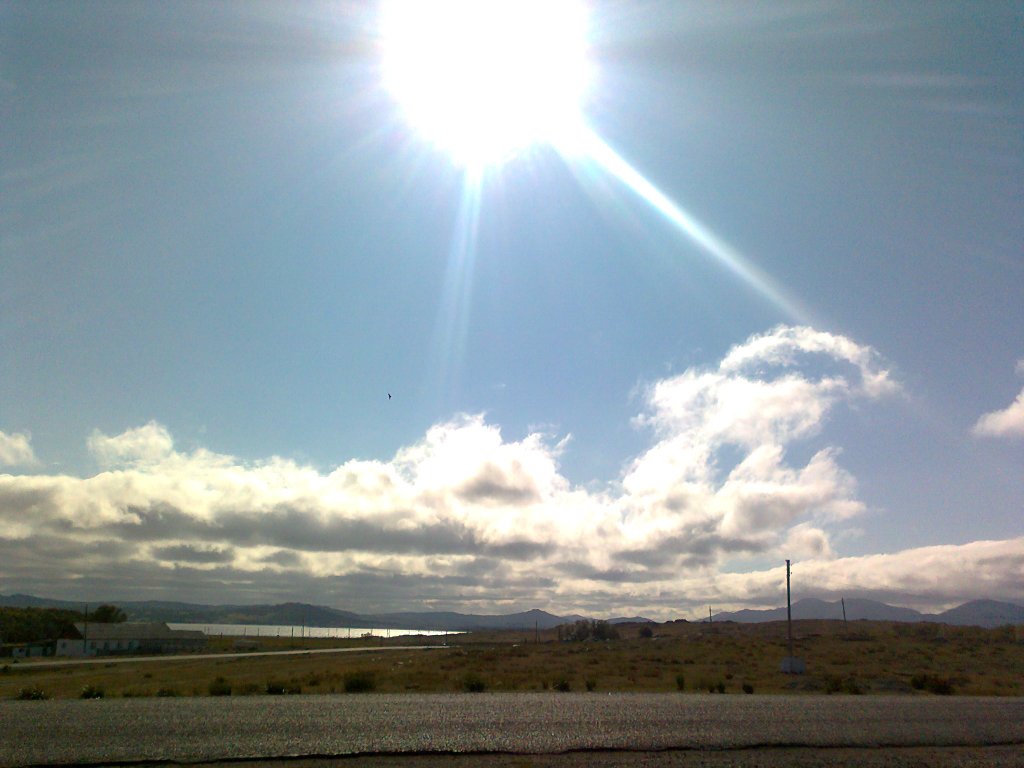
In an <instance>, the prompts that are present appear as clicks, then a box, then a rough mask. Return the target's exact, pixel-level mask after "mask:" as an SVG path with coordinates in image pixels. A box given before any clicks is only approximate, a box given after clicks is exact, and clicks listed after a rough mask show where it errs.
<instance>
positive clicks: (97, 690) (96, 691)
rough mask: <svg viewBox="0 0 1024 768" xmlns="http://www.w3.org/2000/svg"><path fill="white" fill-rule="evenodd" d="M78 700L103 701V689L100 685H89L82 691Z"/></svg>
mask: <svg viewBox="0 0 1024 768" xmlns="http://www.w3.org/2000/svg"><path fill="white" fill-rule="evenodd" d="M78 698H80V699H102V698H103V688H101V687H100V686H98V685H87V686H85V687H84V688H83V689H82V692H81V693H80V694H79V696H78Z"/></svg>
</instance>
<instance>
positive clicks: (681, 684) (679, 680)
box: [676, 675, 686, 691]
mask: <svg viewBox="0 0 1024 768" xmlns="http://www.w3.org/2000/svg"><path fill="white" fill-rule="evenodd" d="M676 688H678V689H679V690H680V691H685V690H686V676H685V675H676Z"/></svg>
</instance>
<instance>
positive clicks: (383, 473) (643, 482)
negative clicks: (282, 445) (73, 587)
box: [0, 327, 1024, 615]
mask: <svg viewBox="0 0 1024 768" xmlns="http://www.w3.org/2000/svg"><path fill="white" fill-rule="evenodd" d="M897 391H898V386H897V385H896V384H895V383H894V382H893V380H892V377H891V375H890V373H889V372H888V371H887V370H886V369H885V367H884V366H883V364H882V362H881V361H880V360H879V359H878V356H877V355H876V354H875V353H874V351H872V350H871V349H870V348H868V347H865V346H862V345H858V344H856V343H855V342H853V341H851V340H849V339H847V338H845V337H841V336H836V335H833V334H828V333H824V332H821V331H815V330H813V329H809V328H790V327H782V328H776V329H774V330H772V331H770V332H768V333H766V334H763V335H759V336H755V337H753V338H751V339H749V340H747V341H746V342H745V343H743V344H740V345H738V346H736V347H735V348H733V349H732V350H730V351H729V353H728V354H727V355H726V356H725V357H724V358H723V360H722V361H721V362H720V363H719V364H718V365H717V366H714V367H708V368H691V369H689V370H686V371H684V372H683V373H681V374H679V375H678V376H675V377H672V378H668V379H664V380H661V381H656V382H652V383H651V384H650V385H649V386H648V387H647V389H646V390H645V395H644V401H643V409H642V413H640V414H639V415H638V416H637V418H636V424H637V426H638V427H639V428H640V429H644V430H648V431H649V432H650V434H651V435H652V438H651V445H650V447H649V448H648V450H646V451H645V452H644V453H642V454H641V455H639V456H637V457H636V458H635V459H634V460H633V461H632V462H630V463H629V464H628V466H627V468H626V469H625V471H624V472H623V475H622V476H621V477H619V478H616V479H614V480H613V481H611V482H609V484H608V485H607V487H605V488H604V489H598V490H595V489H593V488H582V487H577V486H574V485H573V484H572V483H571V482H570V481H569V480H568V479H567V478H566V477H565V476H564V475H563V474H562V472H561V470H560V467H559V461H560V457H561V456H562V454H563V452H564V451H565V450H566V443H567V438H562V439H558V437H557V436H551V435H547V434H543V433H540V432H536V433H531V434H528V435H526V436H524V437H522V438H521V439H518V440H517V439H509V438H508V437H507V436H505V435H503V434H502V431H501V429H500V428H499V427H498V426H497V425H494V424H490V423H488V422H487V420H486V419H485V418H484V417H483V416H480V415H461V416H458V417H455V418H453V419H451V420H449V421H447V422H445V423H441V424H437V425H435V426H433V427H431V428H430V429H429V430H428V431H427V433H426V434H425V435H424V436H423V438H422V439H421V440H419V441H417V442H415V443H414V444H412V445H408V446H406V447H404V448H402V449H401V450H399V451H398V452H397V453H396V454H395V456H394V457H392V458H391V459H390V460H389V461H360V460H352V461H348V462H345V463H344V464H341V465H340V466H338V467H335V468H333V469H332V470H331V471H328V472H323V471H320V470H317V469H315V468H313V467H310V466H305V465H302V464H299V463H296V462H294V461H291V460H288V459H284V458H280V457H271V458H269V459H265V460H262V461H242V460H239V459H238V458H236V457H233V456H229V455H225V454H217V453H213V452H211V451H207V450H205V449H197V450H193V451H183V450H179V449H178V448H177V447H176V446H175V444H174V440H173V437H172V435H171V433H170V432H169V430H168V429H167V428H166V427H164V426H163V425H161V424H158V423H156V422H150V423H148V424H146V425H143V426H141V427H137V428H134V429H129V430H127V431H125V432H123V433H121V434H118V435H106V434H103V433H101V432H98V431H97V432H94V433H93V434H92V435H91V436H90V437H89V438H88V447H89V449H90V451H91V452H92V454H93V456H94V457H95V458H96V460H97V462H98V463H99V465H100V466H101V467H102V471H100V472H99V473H98V474H96V475H94V476H92V477H87V478H77V477H68V476H45V475H43V476H41V475H31V476H29V475H23V476H16V475H0V532H2V533H0V580H2V581H3V582H4V583H7V584H9V585H16V586H17V588H18V589H19V590H21V591H38V592H47V593H52V594H53V593H55V594H63V593H64V586H62V585H66V579H67V577H68V575H72V576H74V577H75V579H76V581H78V582H79V583H84V584H88V585H89V586H90V589H92V590H93V591H94V592H100V591H103V590H104V588H106V589H109V590H117V594H119V595H123V594H125V592H124V590H126V589H129V588H130V589H131V590H132V596H136V597H139V596H154V597H170V598H175V599H199V600H207V601H209V600H211V599H218V600H220V599H223V600H225V601H228V600H230V601H257V600H258V601H267V600H273V599H305V600H318V601H321V602H326V603H328V604H333V605H338V606H339V607H346V608H350V609H354V610H391V609H402V608H410V607H414V606H418V607H422V606H427V607H429V606H441V607H452V606H458V607H459V608H460V609H462V610H494V609H496V608H501V607H509V608H517V607H529V606H533V605H542V606H547V607H552V608H558V607H561V608H563V609H565V610H577V609H578V610H588V611H591V612H595V613H603V612H604V611H605V610H607V609H608V607H609V606H615V607H617V608H621V609H623V610H626V609H630V610H633V609H635V610H637V611H640V610H643V611H646V612H648V613H650V614H653V615H658V614H659V612H660V611H663V610H667V609H668V607H669V606H671V609H672V610H673V611H674V612H677V611H678V610H679V608H680V606H681V605H685V604H687V603H692V604H700V603H704V604H706V603H707V601H708V600H709V599H713V600H714V601H715V604H716V605H720V606H723V607H724V606H725V605H728V604H730V602H731V603H734V604H743V603H745V602H750V601H757V600H767V601H768V602H770V603H772V604H774V602H776V597H771V599H769V598H768V595H775V592H773V590H775V589H776V588H777V586H778V585H777V583H776V582H777V581H778V574H777V573H776V571H774V570H772V571H763V572H754V573H747V574H735V573H724V572H723V571H722V568H721V566H722V565H723V564H724V563H726V562H727V561H729V560H730V559H734V558H744V557H753V558H758V557H761V558H765V557H772V558H774V557H777V556H778V555H779V554H780V553H781V552H783V551H785V552H787V553H791V554H792V556H793V557H798V558H802V559H805V560H806V561H807V562H806V563H804V564H803V565H802V566H801V567H802V568H805V569H806V570H805V572H808V573H809V572H811V571H812V569H821V570H820V573H821V574H822V575H821V576H820V578H819V579H818V581H819V584H820V585H821V588H822V589H824V590H826V591H827V590H830V589H833V588H835V589H839V588H842V589H844V590H845V594H848V595H849V594H853V592H852V591H850V586H851V584H853V583H854V582H857V580H859V579H861V578H862V570H861V569H860V566H859V565H858V563H859V562H860V561H859V560H857V559H843V558H837V557H836V555H835V552H834V549H833V547H832V545H831V543H830V541H831V536H832V532H834V531H835V530H837V528H838V529H841V526H843V525H844V524H845V521H847V520H849V519H850V518H851V517H854V516H856V515H858V514H859V513H861V512H862V511H863V509H864V505H863V504H862V502H861V501H859V500H858V498H857V495H856V482H855V479H854V478H853V477H852V476H851V475H850V474H849V473H848V472H847V471H845V470H844V469H843V468H842V466H841V464H840V451H839V449H838V447H835V446H828V445H814V446H809V444H810V442H811V441H815V440H818V439H819V438H820V437H821V435H822V434H823V431H824V427H825V425H826V424H827V421H828V419H829V416H830V414H831V413H832V412H833V411H834V409H836V408H837V407H840V406H841V405H842V404H844V403H850V402H853V401H856V400H872V399H876V398H880V397H883V396H886V395H890V394H892V393H894V392H897ZM797 444H801V445H802V447H801V450H800V451H799V453H801V454H802V455H804V456H809V457H810V458H808V459H806V460H805V461H803V462H794V461H792V460H791V459H790V454H791V453H796V451H794V450H793V448H794V446H795V445H797ZM1004 544H1005V546H1003V547H1002V548H1000V547H998V546H994V547H990V548H989V549H988V550H985V552H986V557H987V558H988V559H987V560H986V562H988V563H990V564H989V565H986V566H984V567H985V568H988V569H989V570H990V571H991V573H992V574H993V576H992V583H995V582H997V581H998V580H999V578H1001V577H997V575H996V574H1003V575H1004V576H1005V575H1006V574H1010V575H1011V576H1012V575H1013V574H1014V573H1016V574H1017V575H1019V567H1020V566H1019V562H1018V561H1017V560H1014V559H1013V558H1014V557H1015V556H1018V555H1020V553H1021V551H1022V549H1024V547H1022V546H1021V543H1020V542H1016V543H1014V542H1010V543H1004ZM977 551H978V552H980V551H981V549H977ZM972 553H975V550H971V552H970V553H968V554H969V557H974V561H979V562H980V560H979V559H978V557H976V556H975V554H972ZM787 556H789V555H787ZM922 557H926V558H927V562H928V563H930V564H931V563H934V562H936V561H935V560H934V558H931V555H930V554H927V553H926V554H923V555H922ZM974 561H972V562H974ZM884 562H885V564H886V567H887V568H889V570H890V571H891V573H892V577H893V579H894V581H892V582H890V583H891V584H908V585H910V586H912V587H913V586H914V585H915V584H918V583H919V582H920V580H921V579H922V578H923V576H922V574H923V573H925V571H922V570H919V569H915V568H912V567H908V568H905V569H904V570H900V568H898V567H897V565H898V564H899V563H897V562H896V561H892V562H891V563H890V561H888V560H886V561H884ZM978 567H979V568H980V567H982V566H980V565H979V566H978ZM1014 569H1017V570H1016V571H1015V570H1014ZM934 572H935V583H934V584H932V585H931V587H929V589H930V590H931V591H930V592H929V591H928V590H924V591H925V592H927V593H928V594H929V595H932V596H933V597H935V598H936V599H942V598H943V594H940V592H941V589H940V587H939V585H940V582H941V579H940V578H939V576H940V575H941V574H940V572H939V570H938V568H937V567H936V568H935V571H934ZM815 573H817V571H815ZM947 574H948V571H947ZM826 575H827V576H828V578H826ZM816 578H817V577H816ZM901 580H902V581H901ZM915 580H917V581H915ZM1001 583H1003V586H1004V592H1002V593H990V594H993V595H998V594H1002V595H1003V596H1005V595H1006V591H1005V590H1006V589H1011V587H1008V586H1006V585H1009V584H1011V583H1016V584H1018V585H1019V584H1020V580H1019V579H1018V580H1017V581H1016V582H1012V580H1011V579H1010V578H1009V577H1007V578H1005V579H1004V581H1003V582H1001ZM877 584H880V582H877V581H872V582H870V583H867V582H865V583H864V584H863V585H862V588H863V589H865V590H871V589H875V588H877V587H876V586H875V585H877ZM1016 589H1018V590H1019V586H1018V587H1016ZM208 590H212V592H210V591H208ZM105 594H107V595H109V596H111V597H113V596H116V595H113V594H110V593H109V592H108V593H105ZM212 595H217V597H216V598H213V597H212ZM602 606H603V607H602Z"/></svg>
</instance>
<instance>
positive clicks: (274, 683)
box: [265, 680, 285, 696]
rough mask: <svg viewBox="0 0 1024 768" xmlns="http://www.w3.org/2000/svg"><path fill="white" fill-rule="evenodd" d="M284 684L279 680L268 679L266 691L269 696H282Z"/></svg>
mask: <svg viewBox="0 0 1024 768" xmlns="http://www.w3.org/2000/svg"><path fill="white" fill-rule="evenodd" d="M284 689H285V685H284V683H282V682H280V681H279V680H268V681H267V686H266V688H265V690H266V692H267V693H268V694H270V695H271V696H283V695H284Z"/></svg>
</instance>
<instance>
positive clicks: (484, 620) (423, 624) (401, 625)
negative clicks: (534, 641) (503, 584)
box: [363, 608, 583, 631]
mask: <svg viewBox="0 0 1024 768" xmlns="http://www.w3.org/2000/svg"><path fill="white" fill-rule="evenodd" d="M363 618H372V619H373V620H374V621H376V622H377V623H376V624H374V626H376V627H393V628H395V629H450V630H462V631H468V630H474V629H534V628H537V629H551V628H552V627H557V626H558V625H559V624H570V623H572V622H574V621H577V620H578V619H582V618H583V617H582V616H575V615H574V616H555V615H554V614H551V613H548V612H547V611H540V610H537V609H536V608H534V609H533V610H530V611H523V612H522V613H509V614H504V615H500V614H499V615H489V614H484V615H477V614H467V613H452V612H444V611H437V612H434V611H427V612H419V613H417V612H410V611H407V612H403V613H381V614H377V615H374V616H372V617H370V616H364V617H363Z"/></svg>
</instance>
